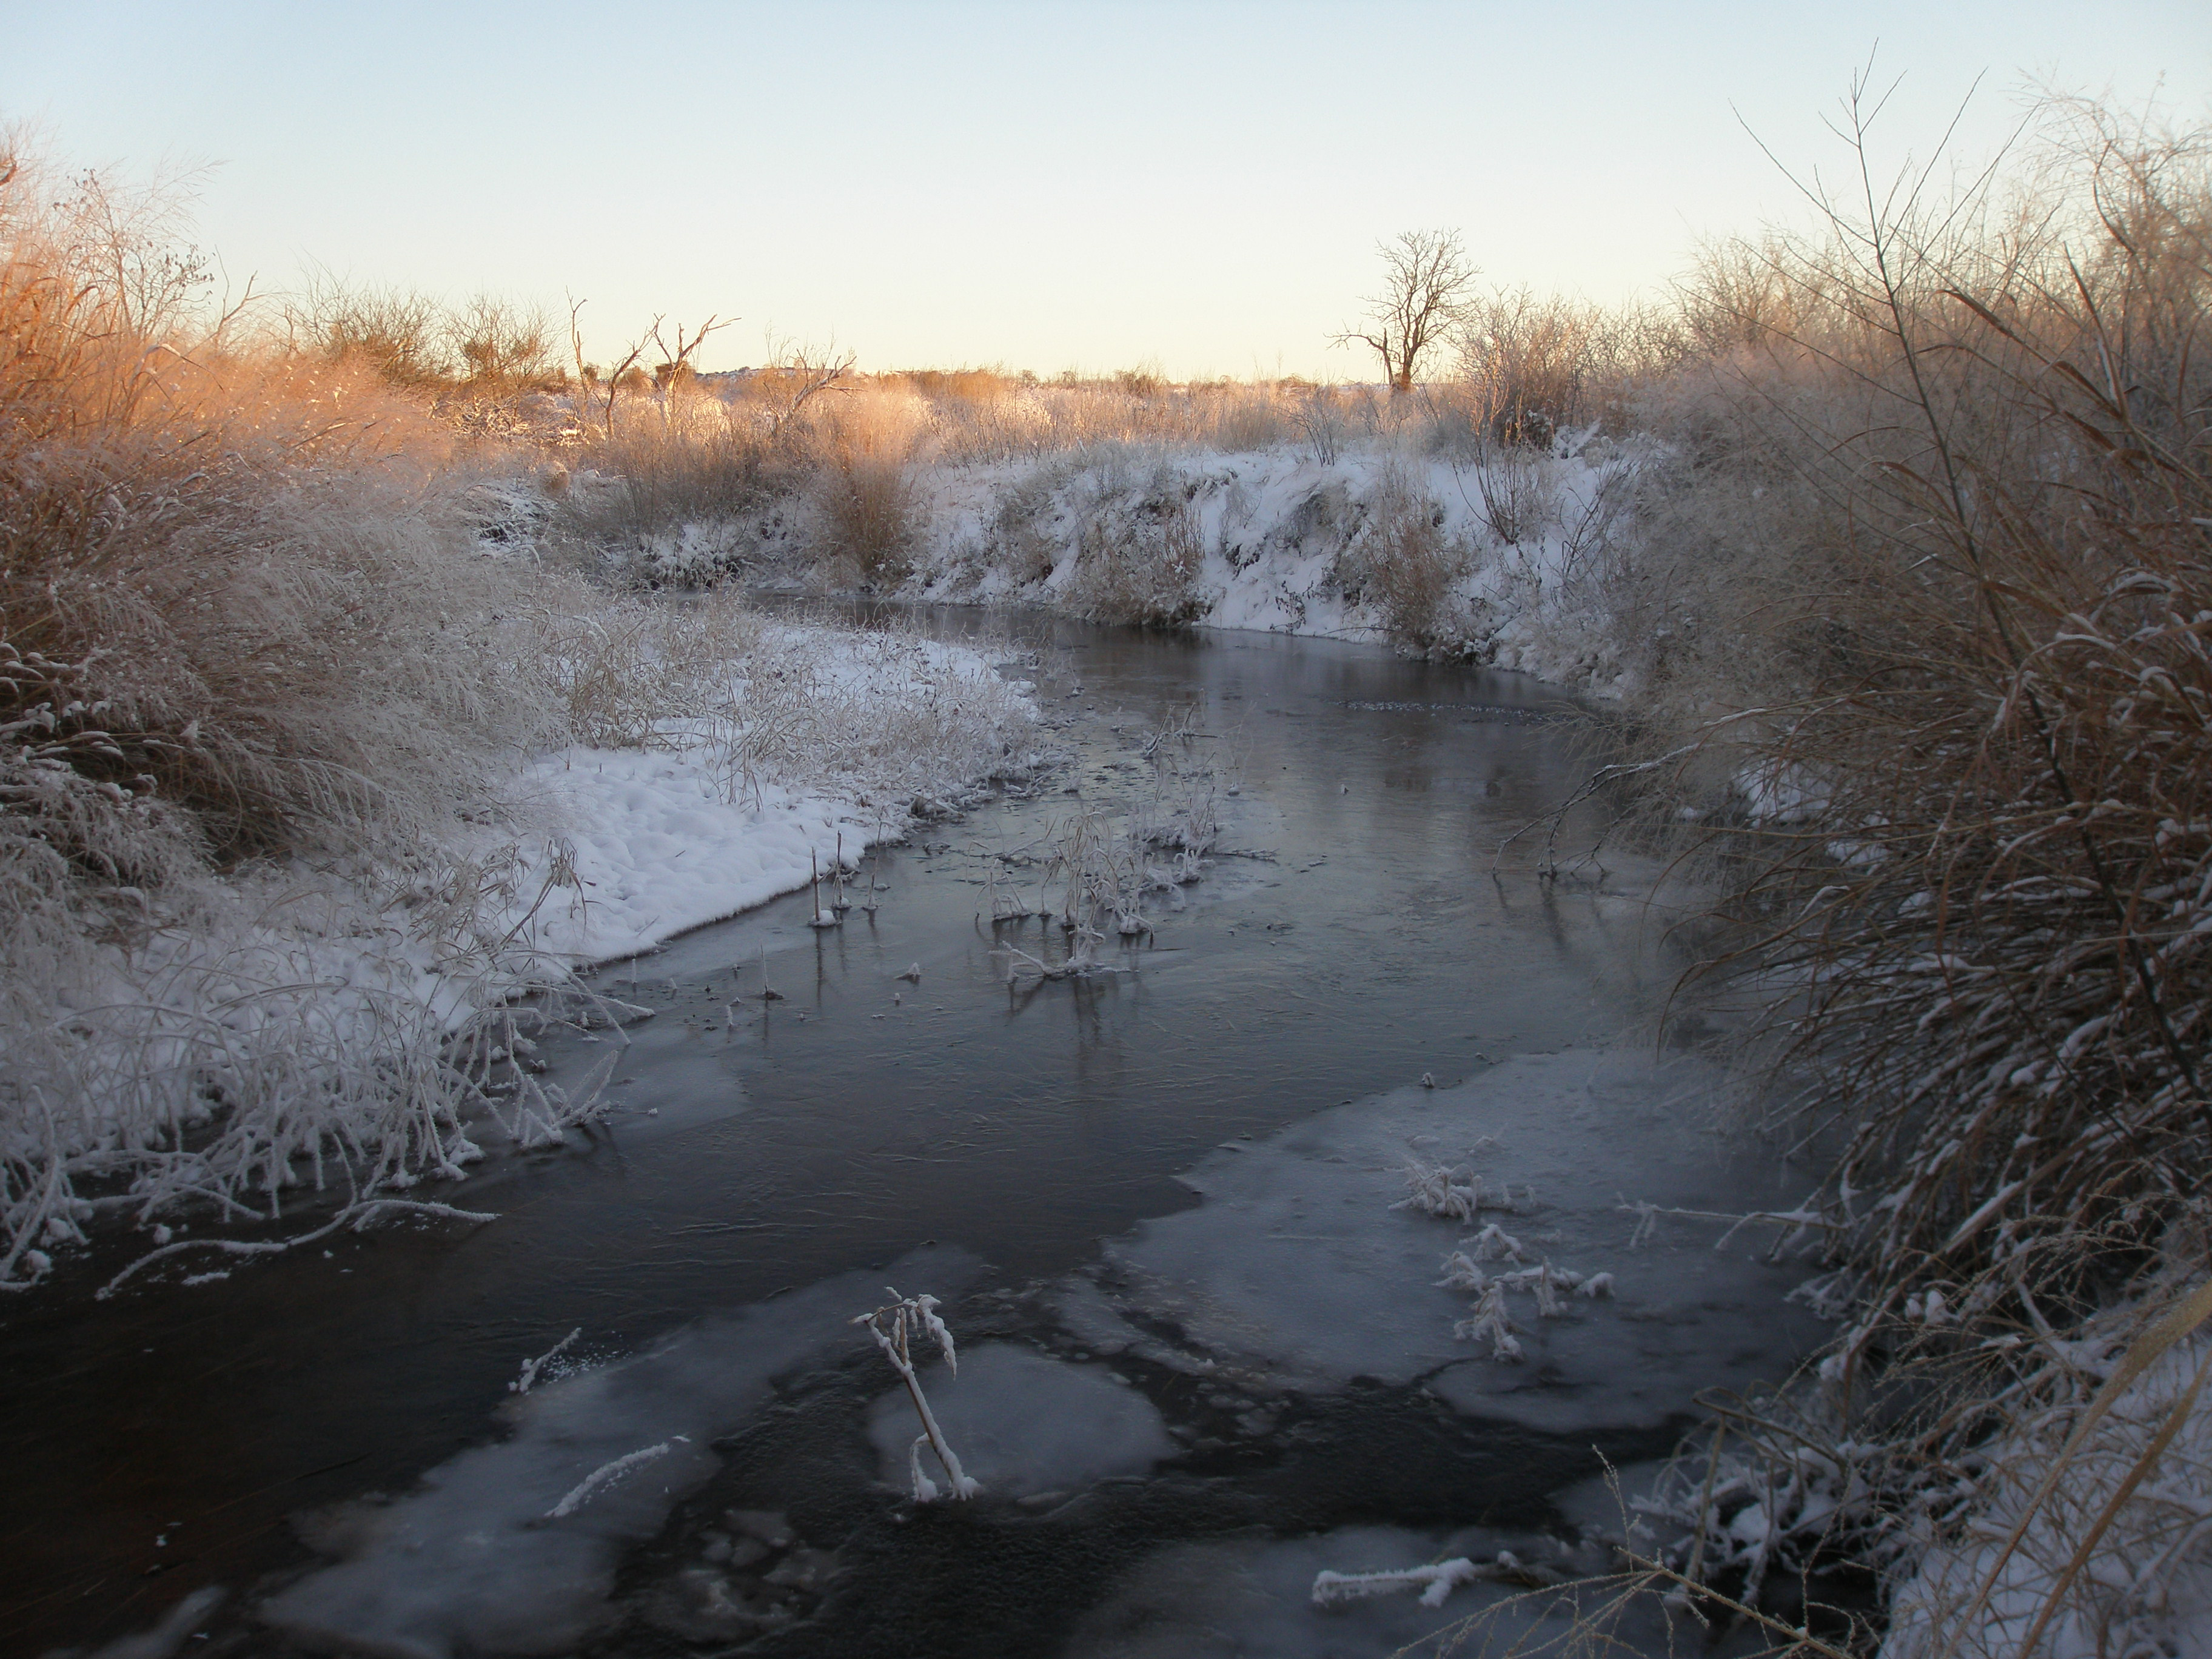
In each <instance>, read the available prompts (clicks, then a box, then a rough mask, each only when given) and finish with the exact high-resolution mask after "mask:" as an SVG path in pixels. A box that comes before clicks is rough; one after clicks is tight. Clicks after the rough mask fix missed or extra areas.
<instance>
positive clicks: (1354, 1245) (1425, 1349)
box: [1060, 1051, 1824, 1432]
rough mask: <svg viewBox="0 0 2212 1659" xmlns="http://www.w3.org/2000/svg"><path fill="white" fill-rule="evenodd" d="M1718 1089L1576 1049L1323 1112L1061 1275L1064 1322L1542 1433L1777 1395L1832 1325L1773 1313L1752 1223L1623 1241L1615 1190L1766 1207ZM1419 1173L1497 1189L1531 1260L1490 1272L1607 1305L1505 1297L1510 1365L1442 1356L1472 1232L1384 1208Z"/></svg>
mask: <svg viewBox="0 0 2212 1659" xmlns="http://www.w3.org/2000/svg"><path fill="white" fill-rule="evenodd" d="M1717 1081H1718V1079H1717V1076H1716V1075H1715V1073H1713V1072H1712V1071H1711V1068H1709V1067H1707V1066H1704V1065H1703V1064H1702V1063H1699V1062H1695V1061H1691V1060H1678V1061H1674V1062H1671V1063H1669V1064H1668V1065H1665V1066H1655V1065H1654V1063H1653V1062H1652V1061H1651V1060H1650V1059H1649V1058H1648V1057H1646V1056H1642V1055H1638V1054H1611V1053H1608V1054H1599V1053H1593V1052H1586V1051H1570V1052H1568V1053H1565V1054H1553V1055H1530V1056H1523V1057H1521V1058H1518V1059H1516V1060H1510V1061H1508V1062H1506V1063H1505V1064H1504V1065H1501V1066H1497V1067H1495V1068H1493V1069H1492V1070H1491V1071H1489V1072H1487V1073H1484V1074H1483V1075H1481V1076H1480V1077H1478V1078H1476V1079H1472V1080H1470V1081H1468V1082H1467V1083H1464V1084H1462V1085H1459V1086H1457V1087H1455V1088H1445V1089H1436V1090H1427V1089H1421V1088H1413V1089H1406V1090H1401V1091H1397V1092H1395V1093H1393V1094H1389V1095H1385V1096H1381V1097H1376V1098H1374V1099H1370V1100H1365V1101H1359V1102H1355V1103H1352V1104H1350V1105H1346V1106H1341V1107H1338V1108H1335V1109H1332V1110H1329V1111H1326V1112H1323V1113H1321V1114H1319V1115H1316V1116H1315V1117H1313V1118H1311V1119H1310V1120H1308V1121H1305V1122H1304V1123H1301V1124H1299V1125H1298V1126H1297V1127H1294V1128H1291V1129H1289V1130H1286V1131H1285V1132H1284V1133H1281V1134H1279V1135H1278V1136H1277V1137H1275V1138H1274V1139H1273V1140H1270V1141H1266V1142H1261V1143H1255V1145H1254V1146H1251V1147H1249V1149H1246V1150H1243V1151H1239V1152H1226V1151H1224V1152H1217V1153H1215V1154H1213V1155H1212V1157H1210V1158H1208V1159H1207V1160H1206V1161H1205V1162H1204V1163H1202V1164H1200V1166H1199V1167H1198V1168H1197V1170H1194V1172H1193V1173H1192V1174H1191V1175H1190V1176H1188V1177H1186V1180H1187V1182H1188V1185H1189V1186H1191V1187H1192V1188H1194V1190H1196V1191H1197V1192H1199V1193H1200V1194H1202V1195H1203V1196H1204V1198H1205V1202H1204V1203H1203V1204H1201V1205H1200V1206H1199V1207H1197V1208H1196V1209H1193V1210H1188V1211H1185V1212H1182V1213H1180V1214H1176V1215H1172V1216H1167V1217H1164V1218H1158V1219H1156V1220H1152V1221H1147V1222H1146V1223H1144V1224H1143V1225H1141V1226H1139V1228H1138V1229H1137V1230H1136V1231H1135V1232H1134V1234H1133V1235H1132V1236H1130V1237H1127V1238H1124V1239H1121V1240H1117V1241H1115V1242H1114V1243H1111V1244H1109V1247H1108V1250H1107V1268H1108V1270H1107V1272H1106V1273H1105V1274H1104V1275H1103V1276H1102V1278H1101V1280H1100V1283H1099V1284H1098V1285H1092V1284H1091V1283H1088V1282H1085V1281H1083V1280H1080V1279H1078V1280H1072V1281H1070V1282H1069V1284H1068V1285H1067V1288H1066V1291H1065V1292H1064V1294H1063V1296H1062V1297H1061V1306H1060V1311H1061V1314H1062V1317H1063V1318H1064V1319H1065V1320H1066V1322H1067V1324H1068V1325H1069V1328H1071V1329H1072V1330H1074V1331H1076V1332H1077V1333H1079V1334H1081V1335H1082V1336H1083V1337H1084V1339H1085V1340H1086V1341H1089V1342H1091V1344H1092V1345H1093V1346H1095V1347H1097V1348H1100V1349H1101V1350H1103V1351H1105V1352H1136V1353H1139V1354H1140V1355H1142V1356H1143V1357H1145V1358H1151V1359H1152V1360H1154V1361H1155V1362H1156V1363H1164V1364H1176V1365H1177V1366H1178V1368H1180V1369H1190V1368H1192V1367H1193V1366H1194V1365H1195V1366H1199V1367H1201V1368H1203V1367H1204V1366H1205V1365H1206V1363H1207V1362H1208V1361H1213V1362H1218V1363H1220V1364H1234V1365H1236V1366H1237V1368H1239V1369H1240V1370H1245V1371H1247V1372H1251V1373H1255V1374H1257V1375H1259V1376H1262V1377H1264V1378H1267V1379H1268V1380H1269V1381H1271V1382H1272V1383H1273V1385H1275V1386H1279V1387H1287V1388H1293V1389H1303V1390H1306V1391H1329V1390H1334V1389H1336V1388H1338V1387H1340V1386H1341V1385H1342V1384H1343V1383H1346V1382H1348V1381H1349V1380H1350V1379H1352V1377H1355V1376H1371V1377H1375V1378H1377V1379H1380V1380H1381V1381H1383V1382H1386V1383H1408V1382H1411V1381H1413V1380H1415V1379H1417V1378H1425V1379H1426V1380H1427V1382H1428V1385H1429V1386H1430V1387H1431V1389H1434V1390H1435V1391H1436V1392H1437V1394H1439V1395H1443V1397H1444V1398H1446V1399H1448V1400H1449V1401H1451V1402H1452V1403H1453V1404H1454V1405H1455V1406H1456V1407H1459V1408H1460V1409H1462V1410H1463V1411H1466V1412H1469V1413H1474V1414H1478V1415H1481V1416H1487V1417H1496V1418H1503V1419H1510V1420H1513V1421H1516V1422H1518V1423H1522V1424H1523V1425H1527V1426H1528V1427H1530V1428H1534V1429H1541V1430H1544V1431H1553V1432H1564V1431H1577V1430H1581V1429H1584V1428H1595V1427H1599V1426H1615V1427H1633V1426H1648V1425H1657V1424H1661V1423H1663V1422H1664V1421H1666V1420H1667V1419H1668V1418H1669V1417H1670V1416H1672V1415H1674V1414H1675V1413H1680V1412H1685V1411H1687V1410H1688V1409H1690V1407H1691V1404H1692V1395H1694V1394H1695V1393H1696V1391H1697V1390H1699V1389H1706V1388H1715V1387H1722V1388H1729V1387H1733V1388H1741V1387H1742V1386H1744V1385H1745V1384H1746V1383H1749V1382H1751V1381H1753V1380H1754V1379H1759V1378H1765V1379H1767V1380H1771V1381H1778V1380H1780V1379H1781V1378H1782V1377H1783V1376H1785V1375H1786V1374H1787V1373H1788V1372H1789V1370H1790V1368H1791V1366H1792V1364H1794V1362H1795V1359H1796V1356H1797V1354H1798V1353H1800V1352H1802V1351H1803V1350H1804V1349H1805V1348H1806V1347H1808V1346H1810V1345H1811V1343H1812V1342H1813V1341H1814V1340H1817V1338H1818V1337H1819V1335H1820V1334H1821V1332H1822V1331H1823V1330H1824V1327H1823V1326H1822V1325H1821V1324H1820V1322H1818V1321H1817V1320H1815V1319H1814V1318H1813V1317H1812V1316H1810V1315H1809V1314H1805V1313H1802V1311H1799V1310H1795V1309H1792V1308H1790V1307H1788V1306H1786V1305H1785V1304H1784V1296H1785V1295H1786V1294H1787V1292H1788V1291H1790V1289H1791V1288H1792V1287H1793V1286H1794V1285H1796V1283H1797V1282H1798V1281H1799V1280H1800V1279H1802V1278H1803V1277H1804V1276H1805V1269H1804V1268H1803V1267H1802V1265H1800V1264H1797V1263H1795V1262H1790V1261H1784V1262H1782V1263H1779V1264H1776V1263H1770V1262H1768V1261H1766V1260H1765V1244H1766V1243H1767V1242H1768V1237H1771V1235H1769V1236H1768V1237H1759V1236H1754V1231H1755V1230H1753V1229H1745V1230H1743V1231H1740V1232H1739V1233H1738V1234H1737V1235H1736V1237H1735V1238H1734V1239H1732V1240H1731V1241H1730V1242H1729V1245H1728V1247H1727V1248H1726V1249H1723V1250H1716V1249H1714V1248H1713V1243H1714V1240H1715V1239H1716V1238H1717V1237H1718V1236H1719V1234H1720V1232H1721V1231H1722V1228H1721V1227H1720V1226H1718V1225H1713V1224H1708V1223H1701V1222H1689V1221H1671V1222H1668V1221H1662V1223H1661V1224H1660V1225H1659V1227H1658V1228H1657V1230H1656V1233H1655V1235H1654V1237H1652V1238H1651V1239H1650V1242H1649V1243H1646V1244H1645V1245H1644V1247H1643V1248H1641V1249H1638V1250H1635V1251H1632V1250H1631V1249H1630V1248H1629V1241H1630V1238H1631V1237H1632V1234H1633V1233H1634V1231H1635V1226H1636V1218H1635V1217H1634V1216H1633V1215H1629V1214H1624V1213H1622V1212H1621V1209H1620V1203H1621V1200H1622V1199H1623V1198H1624V1197H1626V1198H1627V1199H1629V1200H1644V1201H1648V1202H1651V1203H1656V1204H1658V1205H1661V1206H1679V1207H1682V1208H1686V1209H1698V1210H1706V1211H1735V1212H1741V1211H1744V1210H1748V1209H1753V1208H1759V1207H1765V1206H1771V1205H1772V1204H1773V1203H1774V1202H1775V1201H1776V1200H1777V1199H1778V1196H1779V1195H1778V1194H1777V1193H1775V1192H1773V1191H1771V1190H1769V1189H1768V1186H1767V1184H1766V1183H1765V1182H1761V1181H1760V1178H1759V1176H1756V1175H1755V1174H1753V1170H1757V1169H1759V1168H1760V1167H1762V1166H1761V1165H1759V1164H1755V1163H1753V1161H1751V1160H1750V1159H1749V1158H1747V1159H1746V1161H1745V1162H1744V1163H1743V1164H1741V1166H1740V1167H1736V1168H1731V1166H1730V1164H1729V1161H1728V1158H1727V1156H1726V1153H1727V1146H1728V1142H1727V1140H1726V1139H1725V1138H1723V1137H1720V1136H1717V1135H1716V1134H1715V1133H1712V1131H1711V1127H1710V1118H1711V1107H1710V1102H1711V1098H1712V1094H1713V1091H1714V1089H1715V1087H1716V1086H1717ZM1409 1159H1419V1160H1422V1161H1425V1162H1427V1163H1430V1164H1439V1163H1440V1164H1446V1165H1450V1166H1455V1167H1458V1168H1462V1169H1465V1170H1468V1171H1469V1172H1470V1173H1471V1174H1473V1175H1476V1176H1480V1179H1481V1183H1482V1187H1483V1189H1484V1190H1485V1192H1486V1193H1498V1191H1500V1189H1501V1188H1510V1191H1511V1194H1512V1200H1511V1201H1512V1203H1513V1205H1514V1206H1515V1208H1514V1209H1513V1210H1512V1211H1491V1210H1486V1211H1485V1212H1483V1213H1484V1217H1485V1219H1486V1222H1487V1221H1488V1220H1492V1219H1495V1220H1497V1221H1499V1222H1501V1223H1503V1224H1504V1226H1505V1227H1506V1228H1507V1229H1508V1230H1509V1231H1510V1233H1511V1234H1512V1236H1513V1237H1514V1238H1515V1239H1516V1241H1517V1242H1518V1243H1520V1245H1521V1247H1522V1255H1523V1258H1524V1261H1523V1262H1520V1263H1516V1262H1512V1261H1503V1262H1495V1263H1492V1266H1493V1267H1502V1268H1505V1269H1514V1268H1517V1267H1522V1266H1524V1265H1525V1266H1528V1267H1534V1266H1535V1265H1537V1264H1539V1263H1540V1262H1541V1261H1550V1262H1551V1263H1553V1265H1554V1266H1555V1267H1565V1268H1571V1269H1574V1270H1576V1271H1577V1272H1579V1273H1583V1274H1592V1273H1599V1272H1609V1273H1612V1274H1613V1279H1614V1285H1613V1297H1612V1298H1611V1299H1604V1300H1601V1299H1593V1298H1586V1297H1564V1298H1562V1299H1561V1300H1562V1305H1561V1307H1560V1310H1559V1313H1558V1315H1557V1316H1554V1317H1548V1318H1547V1317H1540V1316H1539V1314H1538V1304H1537V1301H1536V1299H1535V1298H1534V1297H1533V1296H1532V1295H1529V1294H1525V1293H1522V1291H1518V1290H1512V1291H1508V1293H1507V1295H1506V1297H1505V1298H1504V1305H1505V1311H1506V1313H1507V1314H1508V1316H1510V1319H1511V1321H1512V1328H1513V1330H1514V1332H1515V1333H1516V1335H1517V1338H1518V1341H1519V1345H1520V1347H1521V1349H1522V1361H1521V1362H1520V1363H1518V1364H1512V1363H1504V1362H1501V1361H1498V1360H1497V1359H1494V1358H1492V1346H1491V1345H1490V1344H1488V1343H1482V1344H1470V1343H1468V1342H1466V1341H1462V1340H1455V1339H1454V1335H1453V1328H1454V1326H1455V1323H1457V1322H1462V1321H1463V1320H1464V1319H1465V1318H1466V1317H1467V1315H1468V1310H1469V1306H1470V1298H1469V1296H1468V1292H1466V1291H1457V1290H1453V1289H1449V1288H1447V1287H1445V1286H1443V1285H1439V1284H1438V1283H1437V1280H1438V1279H1439V1278H1440V1277H1442V1276H1443V1274H1442V1273H1441V1264H1442V1262H1443V1259H1444V1257H1445V1256H1447V1255H1449V1253H1450V1252H1451V1251H1452V1250H1453V1249H1455V1248H1457V1247H1458V1246H1459V1245H1460V1243H1462V1241H1463V1240H1466V1239H1468V1238H1470V1237H1473V1236H1474V1234H1475V1233H1476V1232H1477V1231H1479V1230H1478V1229H1477V1228H1474V1227H1472V1226H1469V1225H1467V1224H1465V1223H1464V1222H1461V1221H1456V1220H1454V1219H1452V1218H1443V1217H1437V1216H1431V1215H1428V1214H1425V1213H1423V1212H1421V1211H1420V1209H1419V1208H1418V1207H1407V1208H1401V1209H1393V1208H1392V1207H1391V1206H1392V1205H1393V1203H1395V1201H1396V1200H1399V1199H1401V1197H1403V1196H1404V1195H1405V1193H1406V1176H1405V1170H1406V1167H1407V1162H1408V1160H1409ZM1766 1167H1771V1166H1766ZM1767 1179H1768V1181H1771V1176H1770V1177H1768V1178H1767ZM1754 1184H1756V1186H1757V1190H1747V1188H1753V1186H1754ZM1531 1189H1533V1192H1534V1199H1533V1200H1530V1199H1529V1198H1528V1193H1529V1192H1530V1191H1531ZM1796 1196H1798V1194H1790V1197H1791V1198H1793V1199H1794V1198H1795V1197H1796ZM1124 1313H1133V1314H1136V1315H1139V1316H1141V1317H1140V1322H1149V1323H1150V1325H1151V1326H1152V1329H1153V1330H1157V1329H1158V1328H1160V1322H1168V1324H1169V1325H1170V1327H1171V1328H1178V1329H1179V1330H1180V1331H1181V1332H1182V1336H1183V1338H1184V1339H1185V1346H1184V1348H1183V1349H1182V1352H1180V1353H1177V1352H1174V1351H1172V1349H1171V1346H1170V1345H1169V1344H1166V1343H1164V1342H1163V1341H1162V1340H1159V1339H1158V1337H1157V1336H1155V1335H1152V1334H1147V1333H1146V1331H1145V1330H1143V1329H1140V1328H1139V1327H1138V1326H1136V1325H1133V1324H1131V1323H1130V1322H1129V1321H1128V1320H1127V1319H1126V1318H1124V1317H1123V1315H1124Z"/></svg>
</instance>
